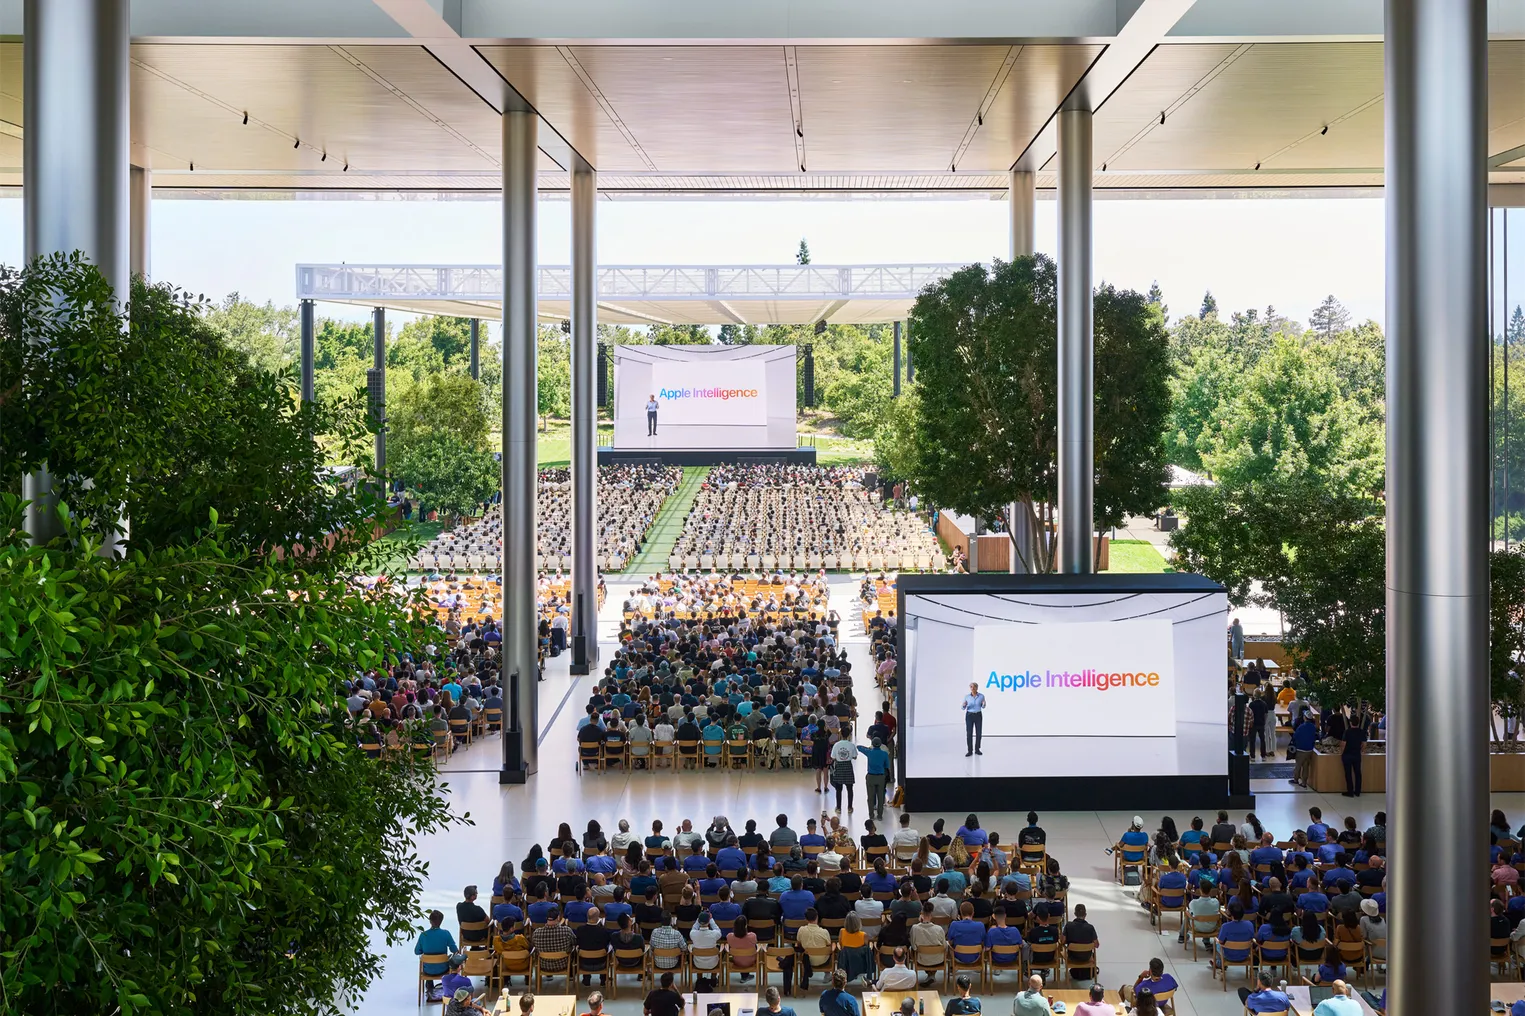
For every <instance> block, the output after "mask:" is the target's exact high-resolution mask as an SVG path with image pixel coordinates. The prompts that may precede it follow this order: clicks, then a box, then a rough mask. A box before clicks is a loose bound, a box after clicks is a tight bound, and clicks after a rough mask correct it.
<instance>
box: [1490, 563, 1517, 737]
mask: <svg viewBox="0 0 1525 1016" xmlns="http://www.w3.org/2000/svg"><path fill="white" fill-rule="evenodd" d="M1488 594H1489V595H1488V630H1489V639H1488V653H1489V657H1488V682H1489V687H1488V697H1489V699H1490V700H1491V701H1492V703H1493V710H1494V712H1496V713H1498V715H1499V716H1501V717H1503V718H1504V719H1506V720H1507V719H1513V720H1519V719H1521V717H1522V715H1525V680H1522V679H1521V677H1520V674H1519V670H1520V665H1521V663H1522V662H1525V553H1522V552H1521V551H1520V549H1519V548H1510V549H1509V550H1495V551H1493V552H1492V553H1490V554H1489V556H1488ZM1514 728H1515V729H1514V736H1513V737H1511V738H1510V740H1511V742H1512V741H1513V740H1515V739H1516V738H1518V736H1519V724H1518V723H1516V724H1514Z"/></svg>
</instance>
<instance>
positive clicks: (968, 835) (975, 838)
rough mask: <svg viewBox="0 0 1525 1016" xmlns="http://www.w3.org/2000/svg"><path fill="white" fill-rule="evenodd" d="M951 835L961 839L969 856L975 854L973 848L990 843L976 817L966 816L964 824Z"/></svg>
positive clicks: (978, 818)
mask: <svg viewBox="0 0 1525 1016" xmlns="http://www.w3.org/2000/svg"><path fill="white" fill-rule="evenodd" d="M953 835H954V836H962V837H963V839H964V845H965V846H967V847H968V848H969V853H971V854H974V853H977V851H976V850H975V849H974V848H975V847H983V846H984V845H985V844H986V843H989V842H990V837H989V836H988V835H987V834H986V833H985V830H983V829H981V828H980V817H979V816H978V815H968V816H966V817H965V818H964V824H963V825H961V826H959V827H958V830H957V831H956V832H954V834H953Z"/></svg>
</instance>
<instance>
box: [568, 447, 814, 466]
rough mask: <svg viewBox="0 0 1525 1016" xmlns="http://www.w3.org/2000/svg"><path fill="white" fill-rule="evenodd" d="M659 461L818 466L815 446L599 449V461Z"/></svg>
mask: <svg viewBox="0 0 1525 1016" xmlns="http://www.w3.org/2000/svg"><path fill="white" fill-rule="evenodd" d="M627 462H660V463H662V464H663V465H665V466H718V465H721V464H722V463H746V464H756V463H769V464H772V463H788V464H790V465H795V466H813V465H815V449H814V448H779V449H767V448H610V447H600V448H599V449H598V464H599V465H601V466H617V465H621V464H624V463H627Z"/></svg>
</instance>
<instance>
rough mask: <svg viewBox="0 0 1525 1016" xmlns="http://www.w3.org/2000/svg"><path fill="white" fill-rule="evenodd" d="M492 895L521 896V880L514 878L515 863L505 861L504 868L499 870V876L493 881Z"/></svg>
mask: <svg viewBox="0 0 1525 1016" xmlns="http://www.w3.org/2000/svg"><path fill="white" fill-rule="evenodd" d="M492 894H493V895H494V896H518V895H519V880H518V879H517V878H514V862H513V861H504V862H503V867H501V868H499V869H498V874H497V876H496V877H495V878H494V879H493V880H492Z"/></svg>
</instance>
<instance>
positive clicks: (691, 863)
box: [683, 842, 710, 873]
mask: <svg viewBox="0 0 1525 1016" xmlns="http://www.w3.org/2000/svg"><path fill="white" fill-rule="evenodd" d="M700 846H701V844H700V843H698V842H694V843H691V844H689V848H688V850H689V853H688V856H687V857H685V858H684V859H683V870H684V871H691V872H695V873H698V872H702V871H704V870H705V869H707V868H708V867H709V866H710V859H709V858H707V857H705V856H704V855H703V854H701V853H700V852H699V848H700Z"/></svg>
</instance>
